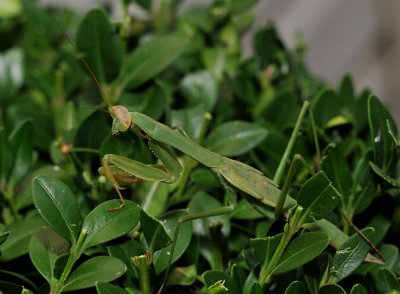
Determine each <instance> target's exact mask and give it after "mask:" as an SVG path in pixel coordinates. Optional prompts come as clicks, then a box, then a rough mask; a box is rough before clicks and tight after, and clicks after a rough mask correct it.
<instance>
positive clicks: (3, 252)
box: [0, 218, 45, 261]
mask: <svg viewBox="0 0 400 294" xmlns="http://www.w3.org/2000/svg"><path fill="white" fill-rule="evenodd" d="M44 224H45V222H44V221H43V219H41V218H34V219H26V220H21V221H17V222H14V223H13V224H11V225H9V226H7V227H6V229H5V230H6V231H8V232H10V233H9V236H8V238H7V240H6V241H4V243H2V244H1V245H0V260H1V261H8V260H12V259H14V258H17V257H19V256H22V255H24V254H26V253H28V248H29V239H30V238H31V237H32V235H33V234H34V233H35V232H36V231H37V230H39V229H40V227H42V226H43V225H44Z"/></svg>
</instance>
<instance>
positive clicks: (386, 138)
mask: <svg viewBox="0 0 400 294" xmlns="http://www.w3.org/2000/svg"><path fill="white" fill-rule="evenodd" d="M368 121H369V128H370V132H371V138H372V140H373V142H372V144H373V150H374V163H375V164H376V165H378V166H379V167H380V168H382V170H383V171H384V172H385V173H386V172H389V171H390V168H391V166H392V164H393V162H392V160H393V153H394V152H395V148H396V147H395V142H394V141H393V138H392V137H391V135H390V132H392V133H393V134H394V135H395V136H396V137H397V127H396V124H395V122H394V121H393V118H392V116H391V115H390V114H389V112H388V111H387V110H386V108H385V107H384V106H383V105H382V103H381V102H380V101H379V100H378V98H377V97H375V96H370V97H369V99H368Z"/></svg>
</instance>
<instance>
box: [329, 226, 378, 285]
mask: <svg viewBox="0 0 400 294" xmlns="http://www.w3.org/2000/svg"><path fill="white" fill-rule="evenodd" d="M362 232H363V233H364V235H366V236H367V237H368V236H372V234H373V233H374V229H372V228H365V229H363V230H362ZM368 250H369V245H368V244H367V243H366V242H365V241H364V239H362V238H361V237H360V236H359V235H358V234H357V233H355V234H353V235H352V236H351V237H349V238H348V239H347V240H346V241H345V242H344V243H343V244H342V245H341V246H340V248H339V250H338V251H336V254H335V256H334V257H333V260H332V268H331V279H332V283H338V282H340V281H341V280H343V279H344V278H345V277H347V276H349V275H350V274H351V273H352V272H353V271H354V270H355V269H356V268H357V267H358V266H359V265H360V264H361V263H362V262H363V261H364V259H365V257H366V256H367V254H368Z"/></svg>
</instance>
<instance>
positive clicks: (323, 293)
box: [319, 284, 346, 294]
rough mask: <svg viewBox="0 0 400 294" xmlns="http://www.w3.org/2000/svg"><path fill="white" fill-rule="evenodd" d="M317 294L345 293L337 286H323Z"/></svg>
mask: <svg viewBox="0 0 400 294" xmlns="http://www.w3.org/2000/svg"><path fill="white" fill-rule="evenodd" d="M319 294H346V291H345V290H344V289H343V288H342V287H340V286H339V285H335V284H333V285H324V286H322V287H321V288H320V289H319Z"/></svg>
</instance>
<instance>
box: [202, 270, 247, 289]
mask: <svg viewBox="0 0 400 294" xmlns="http://www.w3.org/2000/svg"><path fill="white" fill-rule="evenodd" d="M202 277H203V281H204V284H205V286H206V287H207V288H209V287H211V286H212V285H214V284H215V283H217V282H218V281H224V286H225V287H226V288H227V289H228V291H229V293H231V294H235V293H237V294H239V293H241V291H240V289H238V287H237V285H236V282H235V281H234V280H233V279H232V277H231V276H230V275H228V274H227V273H225V272H222V271H206V272H205V273H203V274H202Z"/></svg>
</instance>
